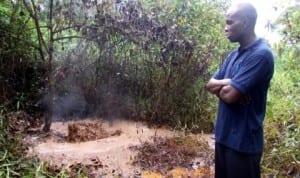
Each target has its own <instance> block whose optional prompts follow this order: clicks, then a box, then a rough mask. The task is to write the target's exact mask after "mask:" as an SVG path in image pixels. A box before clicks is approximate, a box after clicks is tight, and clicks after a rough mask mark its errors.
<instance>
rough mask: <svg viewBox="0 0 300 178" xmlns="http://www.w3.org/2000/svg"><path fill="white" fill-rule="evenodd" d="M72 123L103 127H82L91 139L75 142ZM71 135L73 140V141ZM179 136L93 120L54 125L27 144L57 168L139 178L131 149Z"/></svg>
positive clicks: (132, 124) (123, 122) (136, 124)
mask: <svg viewBox="0 0 300 178" xmlns="http://www.w3.org/2000/svg"><path fill="white" fill-rule="evenodd" d="M72 124H77V125H78V126H80V125H82V126H84V125H86V124H94V125H95V124H96V125H98V126H100V127H101V128H99V129H96V130H97V133H96V132H94V131H93V132H90V131H91V130H90V131H89V129H86V128H83V130H84V129H85V132H86V133H87V132H89V133H90V136H89V138H91V139H92V140H89V141H87V140H83V141H82V140H81V141H78V140H77V141H76V138H79V137H80V135H75V136H74V133H73V135H72V134H71V133H70V132H71V131H70V125H72ZM72 128H73V127H72ZM73 129H74V128H73ZM80 129H82V128H80ZM70 134H71V138H73V140H70ZM77 134H78V133H77ZM97 134H98V136H97ZM99 134H100V137H99ZM101 134H102V137H101ZM180 134H182V133H180V132H177V131H172V130H171V129H167V128H149V127H148V126H147V125H145V124H143V123H139V122H133V121H128V120H114V121H113V122H112V121H105V120H102V119H99V118H91V119H86V120H84V121H68V122H54V123H52V126H51V131H50V132H49V133H47V134H45V133H44V134H29V135H28V136H27V137H26V141H27V142H29V143H31V144H32V147H31V149H30V151H29V153H30V154H35V155H37V156H38V157H39V158H40V160H42V161H47V162H48V163H49V164H50V165H53V166H55V167H58V168H61V167H64V168H70V167H72V166H73V167H74V165H76V164H77V165H79V164H80V165H90V166H91V165H92V166H93V172H94V173H93V175H94V177H138V176H140V175H141V172H142V170H141V169H140V167H138V166H136V165H135V166H134V165H133V164H132V162H133V160H134V158H135V156H136V155H137V152H136V151H134V150H133V149H129V148H130V147H133V146H139V145H141V144H143V143H145V142H151V141H153V138H157V137H163V138H169V137H174V136H178V135H180ZM91 135H92V136H93V135H94V137H92V136H91ZM201 137H203V138H204V139H206V140H207V142H208V144H209V145H210V149H213V145H214V143H213V139H212V136H211V135H201ZM74 138H75V141H74ZM93 139H94V140H93ZM140 177H141V176H140ZM144 177H145V176H144ZM150 177H151V176H150ZM152 177H155V176H152Z"/></svg>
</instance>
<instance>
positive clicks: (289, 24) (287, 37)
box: [275, 4, 300, 45]
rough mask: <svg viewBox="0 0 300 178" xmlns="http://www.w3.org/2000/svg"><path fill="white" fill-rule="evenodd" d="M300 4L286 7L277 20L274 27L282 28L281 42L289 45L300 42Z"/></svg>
mask: <svg viewBox="0 0 300 178" xmlns="http://www.w3.org/2000/svg"><path fill="white" fill-rule="evenodd" d="M299 18H300V4H296V5H294V6H289V7H287V8H286V9H285V10H284V11H283V13H282V14H281V15H280V16H279V18H278V19H277V21H276V23H275V25H279V26H281V27H282V29H280V34H281V35H282V36H283V39H284V40H283V42H284V43H287V44H291V45H296V44H299V42H300V30H299V29H300V23H299Z"/></svg>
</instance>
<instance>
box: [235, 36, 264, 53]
mask: <svg viewBox="0 0 300 178" xmlns="http://www.w3.org/2000/svg"><path fill="white" fill-rule="evenodd" d="M261 41H262V39H261V38H258V39H256V40H255V41H253V42H252V43H250V44H249V45H247V46H245V47H243V48H242V47H239V48H238V51H239V52H244V51H247V50H250V49H252V48H254V47H255V46H257V45H258V44H259V43H261Z"/></svg>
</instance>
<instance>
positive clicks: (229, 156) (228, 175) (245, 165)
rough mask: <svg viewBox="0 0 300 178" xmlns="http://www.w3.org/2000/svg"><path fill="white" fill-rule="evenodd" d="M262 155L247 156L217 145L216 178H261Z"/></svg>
mask: <svg viewBox="0 0 300 178" xmlns="http://www.w3.org/2000/svg"><path fill="white" fill-rule="evenodd" d="M260 160H261V154H246V153H241V152H237V151H235V150H232V149H230V148H228V147H226V146H224V145H221V144H218V143H216V147H215V178H260Z"/></svg>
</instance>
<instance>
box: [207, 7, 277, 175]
mask: <svg viewBox="0 0 300 178" xmlns="http://www.w3.org/2000/svg"><path fill="white" fill-rule="evenodd" d="M256 18H257V13H256V10H255V8H254V7H253V6H252V5H251V4H249V3H240V4H237V5H235V6H233V7H231V8H230V9H229V10H228V12H227V15H226V27H225V33H226V36H227V38H228V39H229V41H230V42H238V43H239V45H240V46H239V48H237V49H235V50H234V51H232V52H231V53H230V54H229V55H228V57H227V58H226V60H225V62H224V64H223V65H222V66H221V68H220V69H219V71H217V72H216V73H215V75H214V76H213V78H212V79H210V81H209V82H208V83H207V89H208V91H209V92H211V93H212V94H215V95H216V96H217V97H219V108H218V113H217V121H216V126H215V138H216V145H215V146H216V147H215V177H216V178H257V177H260V160H261V156H262V152H263V120H264V117H265V111H266V99H267V91H268V87H269V84H270V80H271V78H272V76H273V71H274V59H273V55H272V51H271V49H270V48H269V47H268V46H267V45H266V44H265V43H264V42H263V40H262V39H258V38H257V37H256V35H255V32H254V29H255V24H256Z"/></svg>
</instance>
